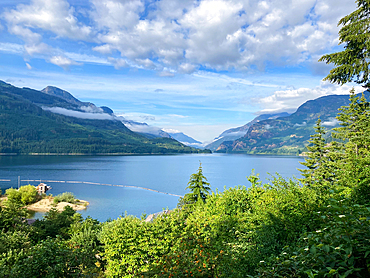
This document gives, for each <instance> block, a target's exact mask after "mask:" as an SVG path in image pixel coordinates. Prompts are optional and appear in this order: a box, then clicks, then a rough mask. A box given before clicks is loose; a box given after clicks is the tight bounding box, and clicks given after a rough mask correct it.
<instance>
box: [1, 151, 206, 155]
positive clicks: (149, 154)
mask: <svg viewBox="0 0 370 278" xmlns="http://www.w3.org/2000/svg"><path fill="white" fill-rule="evenodd" d="M182 154H212V152H194V153H190V152H189V153H187V152H184V153H0V156H22V155H23V156H95V155H96V156H120V155H127V156H136V155H182Z"/></svg>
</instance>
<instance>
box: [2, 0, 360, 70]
mask: <svg viewBox="0 0 370 278" xmlns="http://www.w3.org/2000/svg"><path fill="white" fill-rule="evenodd" d="M70 3H71V5H73V1H72V2H70ZM71 5H70V4H69V3H68V2H67V1H66V0H53V1H50V0H32V1H31V2H30V3H29V4H21V5H18V6H17V7H16V8H14V9H12V10H7V11H5V12H4V13H3V14H2V18H3V19H4V20H5V21H6V23H7V26H8V30H9V32H11V33H12V34H14V35H17V36H19V37H21V38H22V39H23V40H24V41H25V43H26V46H25V49H26V51H27V53H28V54H29V55H31V56H32V55H34V54H40V53H42V54H45V53H48V52H50V53H49V56H57V54H56V53H55V49H54V48H50V47H49V46H47V45H45V42H44V37H48V38H49V37H50V34H52V35H54V36H55V37H52V39H53V40H55V41H58V40H61V39H70V40H77V41H80V42H83V43H85V42H88V43H92V44H93V45H92V46H91V50H94V51H97V52H99V53H101V54H102V55H110V56H112V53H115V52H118V54H120V56H121V57H122V59H123V60H118V61H121V63H123V61H125V63H127V65H129V66H131V67H136V66H139V67H144V68H146V69H151V70H159V71H163V69H164V68H167V69H168V71H169V72H170V73H168V72H167V71H164V72H162V73H160V75H172V74H171V73H173V72H174V71H179V72H182V73H192V72H194V71H195V70H196V68H198V67H205V68H212V69H216V70H227V69H237V70H246V69H249V68H254V67H258V68H259V69H263V68H264V66H265V65H266V63H273V64H276V65H297V64H300V63H312V64H313V65H314V66H313V67H312V68H313V69H315V68H316V67H317V66H316V65H317V62H316V58H317V57H318V56H320V55H322V54H323V53H325V52H327V51H331V49H332V48H333V47H334V46H336V45H337V43H338V30H339V27H337V22H338V20H339V19H340V18H341V17H343V16H344V15H346V14H348V13H350V12H351V11H353V10H354V9H355V3H354V1H353V0H293V1H292V0H277V1H272V0H266V1H257V0H254V1H246V0H230V1H226V0H202V1H191V0H182V1H181V0H161V1H155V2H151V1H149V2H148V1H144V0H125V1H123V0H91V6H86V7H85V11H84V13H82V12H81V13H79V12H78V11H76V9H75V8H74V7H73V6H71ZM143 15H145V17H144V16H143ZM87 22H90V25H87ZM59 51H60V52H62V54H63V52H64V51H66V50H64V49H60V50H59ZM51 52H53V53H51ZM45 55H46V54H45ZM58 55H61V54H58ZM65 56H67V57H68V55H65ZM46 59H48V58H46ZM49 59H50V57H49ZM71 59H73V58H71ZM73 60H76V61H79V60H77V59H73ZM114 65H115V66H116V68H120V67H121V66H120V65H119V64H114ZM125 65H126V64H125Z"/></svg>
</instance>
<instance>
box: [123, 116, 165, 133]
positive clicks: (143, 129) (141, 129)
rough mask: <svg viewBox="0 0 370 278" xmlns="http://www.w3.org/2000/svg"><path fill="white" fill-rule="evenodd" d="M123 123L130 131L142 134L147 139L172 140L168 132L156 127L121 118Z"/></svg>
mask: <svg viewBox="0 0 370 278" xmlns="http://www.w3.org/2000/svg"><path fill="white" fill-rule="evenodd" d="M119 118H120V120H121V121H122V123H124V125H125V126H126V127H127V128H129V129H130V130H132V131H134V132H137V133H140V134H142V135H143V136H145V137H147V138H157V137H163V138H172V137H171V135H169V134H168V133H167V132H165V131H163V130H162V129H161V128H159V127H156V126H150V125H148V124H147V123H139V122H135V121H130V120H126V119H125V118H124V117H122V116H120V117H119Z"/></svg>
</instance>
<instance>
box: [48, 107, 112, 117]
mask: <svg viewBox="0 0 370 278" xmlns="http://www.w3.org/2000/svg"><path fill="white" fill-rule="evenodd" d="M42 109H44V110H47V111H50V112H52V113H56V114H61V115H64V116H68V117H74V118H80V119H89V120H116V117H114V116H111V115H109V114H106V113H85V112H80V111H74V110H69V109H65V108H61V107H42Z"/></svg>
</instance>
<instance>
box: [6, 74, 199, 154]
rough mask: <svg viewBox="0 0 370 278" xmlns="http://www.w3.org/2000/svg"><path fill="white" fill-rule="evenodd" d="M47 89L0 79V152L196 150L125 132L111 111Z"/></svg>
mask: <svg viewBox="0 0 370 278" xmlns="http://www.w3.org/2000/svg"><path fill="white" fill-rule="evenodd" d="M47 88H48V89H44V90H45V91H47V92H48V93H44V92H42V91H37V90H33V89H30V88H18V87H15V86H12V85H10V84H8V83H5V82H3V81H0V153H13V154H30V153H55V154H62V153H63V154H75V153H81V154H99V153H108V154H109V153H121V154H123V153H148V154H151V153H182V152H186V153H192V152H199V150H197V149H194V148H191V147H188V146H185V145H184V144H181V143H179V142H177V141H176V140H174V139H172V138H162V137H159V138H147V137H145V136H142V135H141V134H139V133H135V132H133V131H131V130H130V129H128V128H127V127H126V126H125V125H124V124H123V123H122V120H121V119H120V118H119V117H117V116H115V115H114V114H113V113H111V112H113V111H112V110H111V109H110V108H108V107H104V108H99V107H96V106H95V105H94V104H92V103H89V102H81V101H79V100H77V99H76V98H74V97H73V96H72V95H71V94H69V93H68V92H66V91H63V90H61V89H58V88H55V87H47ZM106 112H108V113H106Z"/></svg>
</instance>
